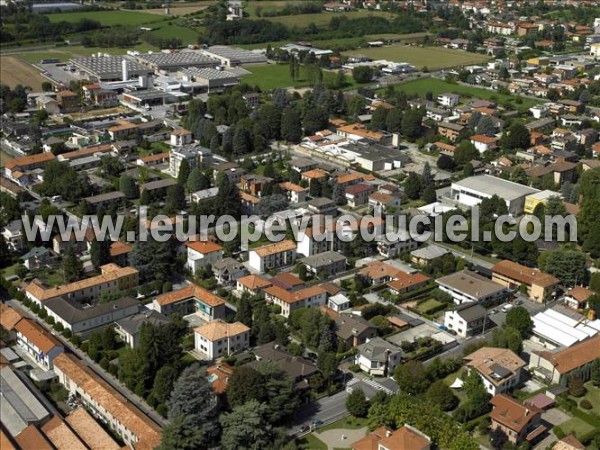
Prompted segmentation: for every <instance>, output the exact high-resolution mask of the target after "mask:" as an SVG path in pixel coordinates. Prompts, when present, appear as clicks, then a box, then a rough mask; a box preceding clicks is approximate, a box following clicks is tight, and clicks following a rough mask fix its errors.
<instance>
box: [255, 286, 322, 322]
mask: <svg viewBox="0 0 600 450" xmlns="http://www.w3.org/2000/svg"><path fill="white" fill-rule="evenodd" d="M264 293H265V300H266V301H267V302H268V303H273V304H274V305H278V306H279V307H280V308H281V312H280V314H281V315H282V316H283V317H289V316H290V314H291V313H292V311H295V310H296V309H300V308H311V307H319V306H323V305H325V304H326V303H327V291H326V290H325V289H324V288H322V287H321V286H310V287H303V288H301V289H299V290H295V291H290V290H286V289H284V288H282V287H279V286H275V285H274V286H270V287H267V288H265V289H264Z"/></svg>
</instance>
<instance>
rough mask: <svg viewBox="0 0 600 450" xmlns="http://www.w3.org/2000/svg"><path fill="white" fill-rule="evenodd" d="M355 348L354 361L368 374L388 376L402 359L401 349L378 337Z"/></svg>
mask: <svg viewBox="0 0 600 450" xmlns="http://www.w3.org/2000/svg"><path fill="white" fill-rule="evenodd" d="M357 348H358V353H357V354H356V357H355V363H356V364H358V365H359V366H360V368H361V370H362V371H363V372H366V373H368V374H369V375H379V376H384V377H387V376H390V375H391V374H392V373H393V372H394V369H395V368H396V366H397V365H398V364H400V362H401V360H402V349H401V348H400V347H398V346H397V345H395V344H392V343H391V342H388V341H386V340H385V339H382V338H380V337H376V338H373V339H371V340H370V341H368V342H365V343H364V344H361V345H359V346H358V347H357Z"/></svg>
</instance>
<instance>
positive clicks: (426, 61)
mask: <svg viewBox="0 0 600 450" xmlns="http://www.w3.org/2000/svg"><path fill="white" fill-rule="evenodd" d="M345 54H346V55H364V56H366V57H368V58H371V59H387V60H390V61H396V62H407V63H410V64H412V65H414V66H415V67H418V68H419V69H421V68H423V67H425V66H427V67H428V68H429V69H430V70H438V69H444V68H447V67H456V66H463V65H467V64H479V63H482V62H484V61H488V60H489V59H490V58H489V57H487V56H484V55H478V54H475V53H468V52H465V51H461V50H452V49H448V48H442V47H412V46H408V45H404V44H402V43H400V44H392V45H388V46H386V47H374V48H361V49H358V50H351V51H349V52H346V53H345Z"/></svg>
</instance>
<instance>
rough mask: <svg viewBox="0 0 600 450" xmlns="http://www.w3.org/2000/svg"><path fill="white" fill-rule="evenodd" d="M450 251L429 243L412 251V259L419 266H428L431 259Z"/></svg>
mask: <svg viewBox="0 0 600 450" xmlns="http://www.w3.org/2000/svg"><path fill="white" fill-rule="evenodd" d="M448 253H450V252H449V251H448V250H446V249H445V248H443V247H438V246H435V245H429V246H427V247H421V248H419V249H417V250H413V251H412V252H410V261H411V262H412V263H414V264H417V265H418V266H426V265H427V264H429V263H430V262H431V261H433V260H434V259H437V258H441V257H442V256H445V255H447V254H448Z"/></svg>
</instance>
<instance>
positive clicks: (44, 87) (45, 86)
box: [42, 81, 52, 92]
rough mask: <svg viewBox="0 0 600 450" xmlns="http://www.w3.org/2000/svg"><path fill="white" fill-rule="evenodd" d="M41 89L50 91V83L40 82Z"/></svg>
mask: <svg viewBox="0 0 600 450" xmlns="http://www.w3.org/2000/svg"><path fill="white" fill-rule="evenodd" d="M42 91H44V92H50V91H52V83H50V82H49V81H44V82H42Z"/></svg>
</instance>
